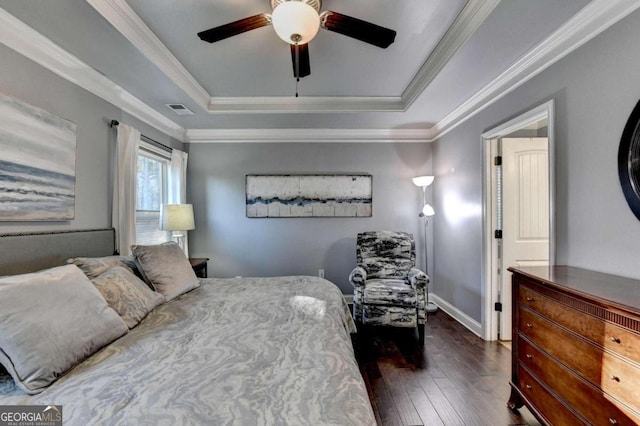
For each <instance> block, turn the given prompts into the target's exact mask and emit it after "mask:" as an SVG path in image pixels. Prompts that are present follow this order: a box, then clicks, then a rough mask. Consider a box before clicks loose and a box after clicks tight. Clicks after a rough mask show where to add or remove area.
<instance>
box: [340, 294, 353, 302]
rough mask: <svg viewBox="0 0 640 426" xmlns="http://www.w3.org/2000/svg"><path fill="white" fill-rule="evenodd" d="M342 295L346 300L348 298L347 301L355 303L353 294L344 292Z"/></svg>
mask: <svg viewBox="0 0 640 426" xmlns="http://www.w3.org/2000/svg"><path fill="white" fill-rule="evenodd" d="M342 297H344V300H346V301H347V303H349V304H352V303H353V294H342Z"/></svg>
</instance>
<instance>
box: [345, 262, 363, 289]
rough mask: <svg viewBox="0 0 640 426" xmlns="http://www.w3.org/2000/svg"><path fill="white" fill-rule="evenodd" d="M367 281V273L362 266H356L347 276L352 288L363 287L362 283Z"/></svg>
mask: <svg viewBox="0 0 640 426" xmlns="http://www.w3.org/2000/svg"><path fill="white" fill-rule="evenodd" d="M366 280H367V271H365V270H364V268H363V267H362V266H356V267H355V268H354V270H353V271H351V273H350V274H349V282H350V283H351V285H353V286H354V287H356V288H358V287H364V282H365V281H366Z"/></svg>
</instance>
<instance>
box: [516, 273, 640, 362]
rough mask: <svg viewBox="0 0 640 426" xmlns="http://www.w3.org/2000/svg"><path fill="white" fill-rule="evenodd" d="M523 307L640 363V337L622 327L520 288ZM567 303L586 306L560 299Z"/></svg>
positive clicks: (567, 298) (582, 303) (565, 297)
mask: <svg viewBox="0 0 640 426" xmlns="http://www.w3.org/2000/svg"><path fill="white" fill-rule="evenodd" d="M519 297H520V303H522V304H523V305H525V306H527V307H528V308H530V309H532V310H534V311H536V312H539V313H540V314H542V315H543V316H545V317H547V318H549V319H551V320H552V321H554V322H557V323H558V324H561V325H563V326H564V327H566V328H568V329H570V330H572V331H574V332H575V333H577V334H579V335H581V336H584V337H585V338H587V339H589V340H591V341H592V342H594V343H596V344H598V345H600V346H602V347H605V348H607V349H609V350H610V351H613V352H616V353H618V354H620V355H622V356H624V357H627V358H629V359H631V360H633V361H636V362H638V363H640V335H639V334H636V333H634V332H632V331H629V330H625V329H624V328H622V327H619V326H617V325H614V324H612V323H610V322H607V321H604V320H602V319H600V318H597V317H594V316H592V315H589V314H587V313H584V312H581V311H579V310H577V309H573V308H571V307H568V306H566V305H564V304H562V303H560V302H558V301H556V300H553V299H551V298H549V297H547V296H544V295H542V294H540V293H539V292H537V291H535V290H532V289H531V288H529V287H527V286H524V285H523V286H521V287H520V293H519ZM558 297H560V298H562V299H563V300H564V301H566V302H567V303H572V302H573V303H577V305H578V306H581V305H585V306H587V304H585V303H584V302H581V301H576V300H575V299H573V298H571V297H569V296H566V295H558Z"/></svg>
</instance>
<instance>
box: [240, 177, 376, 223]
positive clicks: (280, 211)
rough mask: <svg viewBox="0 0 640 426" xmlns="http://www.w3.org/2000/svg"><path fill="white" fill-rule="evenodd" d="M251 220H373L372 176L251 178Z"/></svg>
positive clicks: (249, 199) (248, 210) (247, 201)
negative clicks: (317, 218)
mask: <svg viewBox="0 0 640 426" xmlns="http://www.w3.org/2000/svg"><path fill="white" fill-rule="evenodd" d="M246 188H247V190H246V193H247V196H246V203H247V217H252V218H258V217H263V218H265V217H371V204H372V197H371V194H372V179H371V175H347V174H345V175H247V181H246Z"/></svg>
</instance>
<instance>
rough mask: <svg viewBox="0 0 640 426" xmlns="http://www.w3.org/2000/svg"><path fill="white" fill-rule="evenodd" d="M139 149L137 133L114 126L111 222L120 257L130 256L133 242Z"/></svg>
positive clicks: (134, 235) (134, 240) (127, 128)
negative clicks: (116, 133)
mask: <svg viewBox="0 0 640 426" xmlns="http://www.w3.org/2000/svg"><path fill="white" fill-rule="evenodd" d="M139 146H140V132H139V131H138V130H136V129H134V128H133V127H131V126H127V125H126V124H120V125H118V137H117V141H116V167H115V171H114V182H113V209H112V212H111V221H112V224H113V227H114V228H115V230H116V248H117V249H118V251H119V252H120V254H121V255H123V256H128V255H130V254H131V245H132V244H135V242H136V176H137V168H138V148H139Z"/></svg>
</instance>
